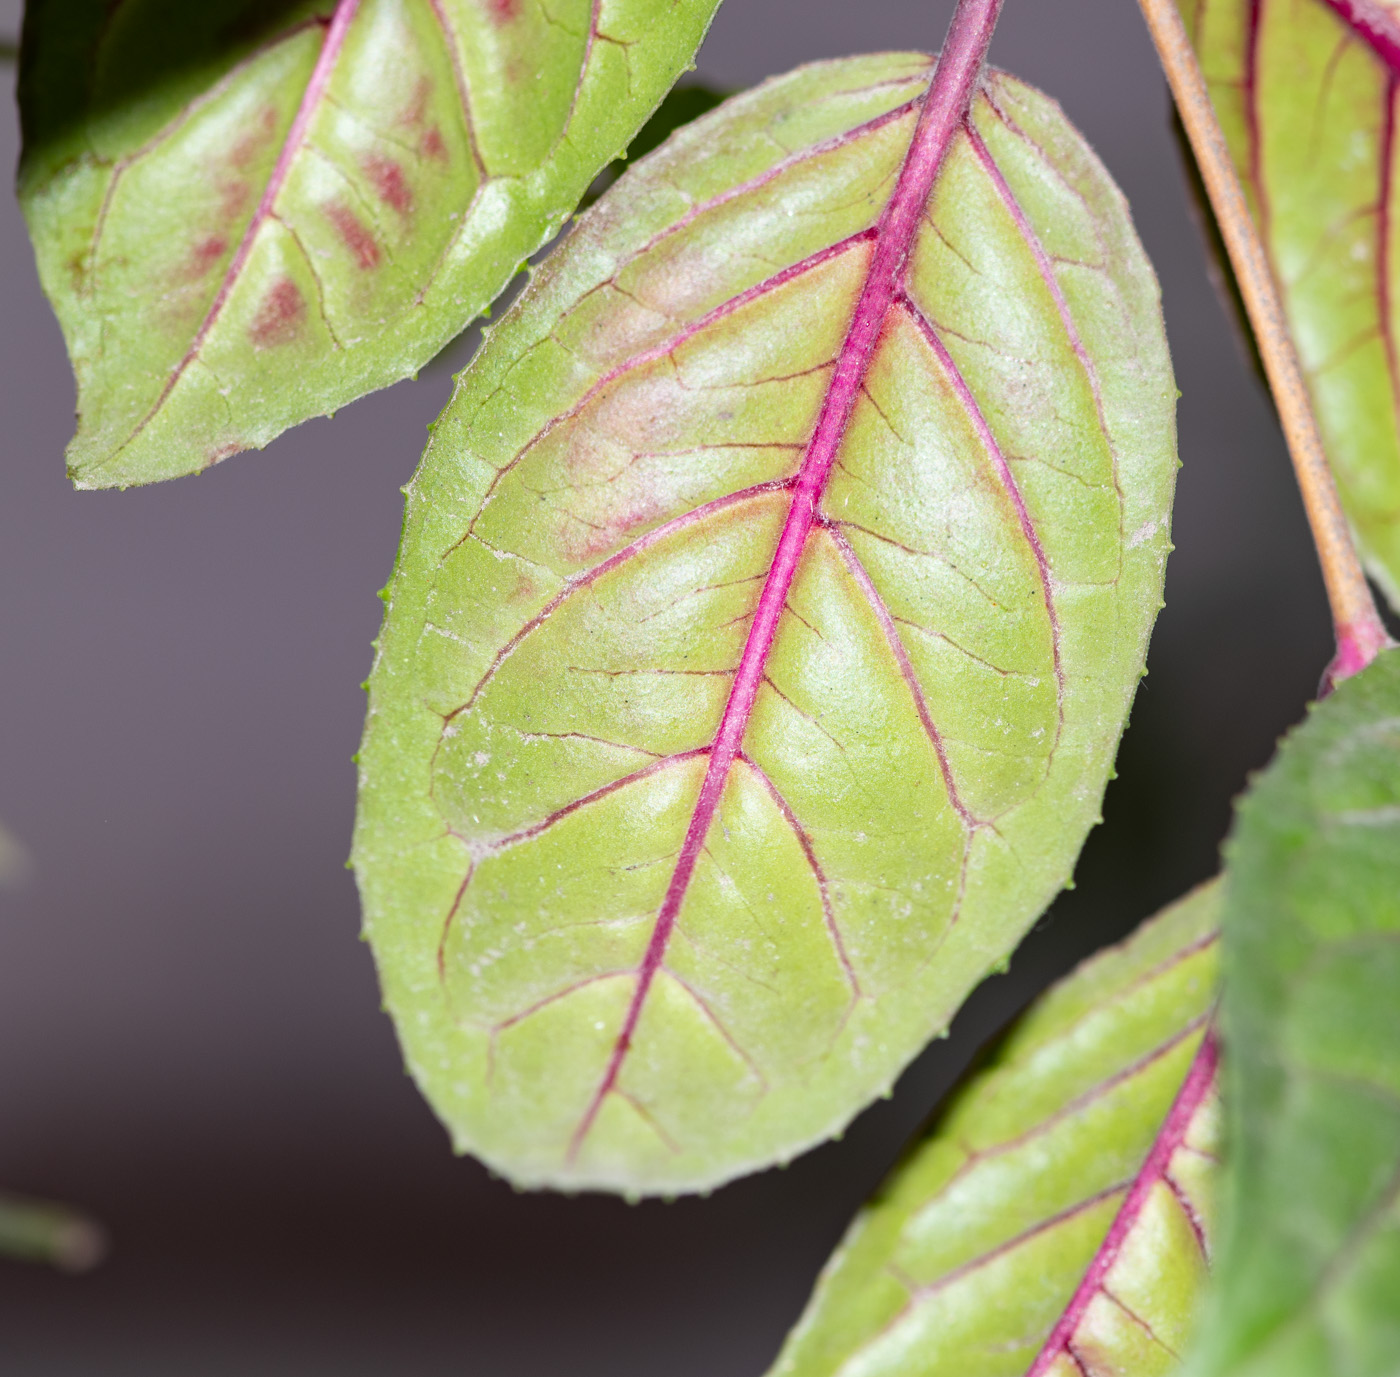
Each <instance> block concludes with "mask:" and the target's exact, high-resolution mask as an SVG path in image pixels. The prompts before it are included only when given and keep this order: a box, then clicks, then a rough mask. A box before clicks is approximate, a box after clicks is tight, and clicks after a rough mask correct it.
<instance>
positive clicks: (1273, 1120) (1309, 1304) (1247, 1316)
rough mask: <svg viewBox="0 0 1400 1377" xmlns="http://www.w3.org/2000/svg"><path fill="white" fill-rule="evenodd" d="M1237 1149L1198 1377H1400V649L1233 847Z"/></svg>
mask: <svg viewBox="0 0 1400 1377" xmlns="http://www.w3.org/2000/svg"><path fill="white" fill-rule="evenodd" d="M1226 862H1227V870H1226V876H1227V891H1226V902H1225V911H1224V916H1223V924H1224V930H1225V943H1224V947H1225V950H1224V954H1223V960H1224V971H1225V981H1224V990H1225V994H1224V1000H1223V1008H1222V1014H1221V1017H1222V1030H1223V1032H1224V1035H1225V1038H1226V1046H1227V1047H1228V1049H1229V1059H1228V1061H1227V1062H1226V1066H1225V1076H1224V1088H1225V1098H1226V1104H1227V1106H1228V1110H1227V1112H1228V1116H1229V1122H1228V1131H1229V1140H1230V1144H1231V1149H1230V1157H1229V1161H1228V1165H1227V1168H1226V1172H1225V1177H1224V1183H1223V1195H1224V1203H1225V1204H1226V1205H1227V1206H1228V1208H1227V1209H1226V1211H1225V1213H1224V1216H1223V1228H1222V1231H1221V1236H1220V1248H1219V1254H1218V1284H1217V1288H1216V1290H1215V1292H1214V1294H1213V1295H1212V1298H1211V1302H1210V1304H1209V1306H1208V1307H1207V1310H1206V1314H1205V1317H1204V1318H1203V1320H1202V1336H1201V1337H1202V1342H1201V1349H1200V1351H1199V1353H1198V1354H1197V1355H1196V1360H1195V1361H1194V1362H1193V1363H1192V1364H1191V1366H1190V1372H1191V1373H1192V1374H1193V1377H1225V1374H1229V1377H1265V1374H1267V1377H1392V1374H1394V1373H1395V1372H1397V1371H1400V652H1395V651H1389V652H1386V653H1384V654H1383V655H1381V657H1380V658H1379V659H1378V660H1377V661H1376V663H1375V664H1373V665H1372V666H1371V667H1370V668H1369V669H1367V670H1365V671H1363V672H1362V673H1361V674H1360V675H1358V676H1357V677H1356V678H1354V679H1349V680H1347V681H1346V682H1345V683H1344V684H1342V685H1341V687H1340V688H1338V689H1337V691H1336V692H1335V693H1334V694H1333V695H1332V696H1331V697H1330V698H1328V699H1327V700H1326V701H1325V702H1324V703H1322V704H1321V705H1320V706H1318V707H1316V708H1314V709H1313V711H1312V713H1311V715H1310V716H1309V718H1308V720H1307V722H1306V723H1305V724H1304V725H1303V726H1302V727H1300V728H1299V729H1298V730H1296V731H1295V732H1294V733H1293V734H1292V735H1291V736H1290V737H1289V738H1288V739H1287V741H1286V742H1285V743H1284V745H1283V747H1282V749H1281V750H1280V752H1279V754H1278V756H1277V757H1276V759H1275V761H1274V763H1273V764H1272V765H1271V766H1270V767H1269V769H1268V771H1267V772H1266V773H1265V774H1264V775H1263V776H1262V777H1261V778H1260V779H1259V780H1258V781H1257V782H1256V783H1255V785H1254V787H1253V788H1252V789H1251V791H1250V793H1249V794H1248V795H1247V796H1246V798H1245V800H1244V802H1243V803H1242V804H1241V806H1240V809H1239V814H1238V821H1237V824H1236V830H1235V834H1234V836H1233V838H1232V840H1231V842H1230V843H1229V845H1228V847H1227V850H1226Z"/></svg>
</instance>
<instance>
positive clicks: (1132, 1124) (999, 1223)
mask: <svg viewBox="0 0 1400 1377" xmlns="http://www.w3.org/2000/svg"><path fill="white" fill-rule="evenodd" d="M1218 909H1219V893H1218V888H1217V886H1215V885H1211V886H1208V887H1206V888H1203V889H1200V890H1197V891H1196V892H1195V893H1193V894H1191V895H1189V896H1188V897H1187V898H1185V899H1183V900H1181V901H1180V902H1179V903H1177V904H1175V905H1173V906H1172V907H1171V908H1169V909H1167V910H1166V911H1165V912H1163V913H1162V914H1160V915H1159V916H1158V917H1156V918H1155V919H1152V920H1151V921H1149V922H1147V923H1145V924H1143V926H1142V927H1141V928H1139V929H1138V931H1137V932H1136V933H1134V934H1133V936H1132V937H1131V938H1129V939H1128V941H1126V942H1124V943H1123V944H1122V945H1121V946H1119V947H1116V948H1112V949H1110V950H1108V951H1106V952H1102V953H1100V954H1099V955H1097V956H1095V957H1094V958H1093V959H1092V960H1090V961H1088V962H1086V963H1085V964H1084V965H1083V966H1081V967H1080V968H1079V969H1078V970H1077V971H1075V972H1073V973H1072V974H1071V975H1069V976H1068V977H1066V979H1064V980H1062V981H1061V982H1060V983H1059V984H1058V985H1056V986H1054V987H1053V988H1052V989H1051V990H1050V991H1049V992H1048V993H1046V994H1044V995H1042V996H1041V998H1040V999H1039V1000H1037V1002H1036V1003H1035V1004H1034V1005H1032V1007H1031V1008H1030V1010H1028V1011H1027V1013H1026V1014H1024V1015H1023V1016H1022V1017H1021V1018H1020V1019H1019V1020H1018V1021H1017V1022H1016V1023H1015V1024H1014V1025H1013V1026H1012V1029H1011V1031H1010V1033H1009V1034H1008V1035H1007V1037H1006V1038H1005V1040H1004V1041H1003V1042H1002V1043H1001V1045H1000V1046H999V1047H998V1048H997V1049H996V1052H995V1054H994V1055H993V1056H992V1057H991V1059H990V1061H989V1063H988V1064H987V1065H986V1066H985V1067H984V1068H983V1069H981V1070H980V1071H979V1072H978V1074H977V1075H976V1076H975V1077H974V1078H973V1079H972V1080H971V1081H969V1082H968V1083H967V1084H966V1085H965V1086H964V1087H963V1088H962V1089H961V1090H960V1091H959V1092H958V1093H957V1094H956V1095H955V1096H954V1098H953V1100H952V1101H951V1103H950V1104H949V1105H948V1106H947V1108H946V1109H944V1110H943V1111H942V1112H941V1113H940V1114H939V1115H938V1117H937V1119H936V1121H935V1122H934V1123H933V1125H932V1127H931V1128H930V1130H929V1131H928V1133H927V1135H926V1136H925V1137H924V1138H923V1140H922V1141H921V1142H919V1143H918V1144H917V1145H916V1146H915V1147H914V1148H913V1149H912V1150H911V1152H910V1153H909V1155H908V1157H907V1158H906V1160H905V1161H904V1162H903V1163H902V1164H901V1165H900V1166H899V1167H898V1168H897V1169H896V1170H895V1172H894V1173H893V1175H892V1176H891V1178H890V1180H889V1181H888V1182H887V1183H886V1184H885V1186H884V1187H882V1189H881V1190H880V1192H879V1194H878V1195H877V1196H876V1198H875V1200H873V1201H872V1202H871V1204H870V1205H869V1206H867V1207H866V1209H865V1210H863V1211H862V1212H861V1214H860V1215H859V1216H857V1218H856V1220H855V1222H854V1223H853V1224H852V1226H851V1228H850V1231H849V1232H848V1233H847V1235H846V1237H845V1239H844V1240H843V1241H842V1243H841V1245H840V1247H839V1248H838V1249H837V1250H836V1252H835V1253H834V1254H833V1256H832V1258H831V1260H830V1261H829V1262H828V1263H827V1265H826V1268H825V1269H824V1271H823V1272H822V1277H821V1280H820V1281H819V1282H818V1284H817V1288H816V1291H815V1292H814V1293H813V1296H812V1299H811V1300H810V1301H809V1302H808V1305H807V1309H806V1311H805V1313H804V1314H803V1316H802V1319H801V1320H800V1321H799V1322H798V1324H797V1326H796V1327H795V1328H794V1329H793V1331H792V1333H791V1335H790V1336H789V1337H788V1340H787V1343H786V1344H785V1345H784V1347H783V1351H782V1353H781V1354H780V1356H779V1358H778V1361H777V1363H776V1364H775V1365H774V1367H773V1369H772V1373H771V1374H770V1377H1024V1374H1026V1373H1027V1371H1032V1372H1034V1373H1036V1374H1037V1375H1039V1374H1041V1373H1047V1374H1053V1375H1054V1377H1148V1375H1149V1374H1150V1375H1151V1377H1156V1374H1158V1373H1162V1372H1165V1371H1168V1370H1169V1369H1170V1368H1171V1367H1173V1366H1175V1359H1174V1356H1173V1355H1174V1353H1176V1352H1178V1351H1179V1350H1180V1348H1181V1347H1182V1346H1183V1344H1184V1343H1185V1342H1186V1340H1187V1338H1188V1336H1189V1333H1190V1330H1191V1327H1192V1324H1193V1322H1194V1315H1195V1309H1196V1304H1197V1301H1198V1299H1199V1296H1200V1293H1201V1289H1202V1282H1203V1280H1204V1277H1205V1267H1206V1258H1205V1250H1206V1247H1207V1246H1208V1242H1207V1240H1208V1238H1209V1236H1210V1234H1211V1232H1212V1229H1213V1219H1214V1211H1213V1191H1214V1176H1215V1170H1216V1160H1217V1159H1216V1153H1217V1145H1216V1137H1217V1132H1216V1126H1217V1120H1218V1117H1219V1115H1218V1099H1217V1096H1216V1095H1215V1093H1214V1089H1213V1083H1214V1071H1213V1060H1211V1062H1210V1065H1208V1066H1206V1065H1203V1066H1201V1067H1200V1068H1199V1071H1198V1070H1197V1068H1196V1066H1195V1060H1194V1059H1195V1058H1197V1056H1198V1055H1199V1054H1200V1049H1201V1046H1202V1038H1203V1036H1204V1035H1205V1028H1206V1021H1207V1019H1208V1017H1209V1014H1210V1010H1211V1007H1212V1004H1213V1001H1214V998H1215V975H1216V965H1217V957H1218V946H1219V943H1218V940H1217V933H1216V919H1217V915H1218ZM1203 1060H1204V1058H1203ZM1188 1072H1191V1073H1192V1074H1191V1075H1188ZM1174 1101H1176V1104H1175V1105H1174V1104H1173V1102H1174ZM1168 1111H1171V1113H1172V1119H1173V1120H1175V1123H1174V1124H1173V1128H1172V1134H1171V1138H1170V1141H1169V1142H1164V1143H1163V1144H1162V1149H1161V1150H1160V1151H1155V1152H1154V1151H1153V1149H1154V1140H1157V1139H1158V1138H1159V1135H1160V1134H1161V1131H1162V1129H1163V1123H1164V1121H1165V1120H1168ZM1091 1269H1092V1271H1091ZM1086 1273H1089V1275H1087V1276H1086ZM1086 1282H1087V1285H1086Z"/></svg>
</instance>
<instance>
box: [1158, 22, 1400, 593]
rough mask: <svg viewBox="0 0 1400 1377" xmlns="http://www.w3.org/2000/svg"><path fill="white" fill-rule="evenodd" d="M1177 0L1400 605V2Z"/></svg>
mask: <svg viewBox="0 0 1400 1377" xmlns="http://www.w3.org/2000/svg"><path fill="white" fill-rule="evenodd" d="M1178 3H1179V4H1180V7H1181V11H1182V15H1183V17H1184V19H1185V21H1186V26H1187V31H1188V32H1189V33H1190V34H1191V37H1192V40H1193V42H1194V44H1195V46H1196V50H1197V53H1198V55H1199V58H1200V62H1201V68H1202V71H1203V72H1204V74H1205V77H1206V81H1207V84H1208V86H1209V88H1210V94H1211V101H1212V103H1213V104H1214V106H1215V108H1216V112H1217V114H1218V115H1219V117H1220V123H1221V127H1222V129H1223V130H1224V132H1225V137H1226V141H1227V143H1228V145H1229V148H1230V152H1231V155H1232V157H1233V159H1234V163H1235V167H1236V170H1237V171H1238V172H1239V175H1240V180H1241V182H1242V183H1243V185H1244V189H1245V195H1246V197H1247V199H1248V200H1249V204H1250V209H1251V212H1252V213H1253V216H1254V220H1255V223H1256V225H1257V226H1258V228H1259V231H1260V234H1261V236H1262V238H1263V241H1264V246H1265V249H1266V251H1267V253H1268V255H1269V258H1270V262H1271V263H1272V266H1273V270H1274V277H1275V279H1276V281H1277V283H1278V286H1279V290H1280V293H1281V294H1282V297H1283V305H1284V311H1285V313H1286V315H1287V317H1288V321H1289V324H1290V326H1291V328H1292V334H1293V343H1294V345H1295V347H1296V348H1297V351H1298V358H1299V362H1300V363H1301V365H1302V368H1303V372H1304V375H1305V377H1306V379H1307V382H1308V387H1309V391H1310V392H1311V395H1312V399H1313V407H1314V409H1315V411H1316V413H1317V419H1318V425H1319V426H1320V428H1321V431H1322V437H1323V443H1324V445H1325V446H1326V449H1327V454H1328V458H1329V459H1330V460H1331V463H1332V469H1333V472H1334V473H1335V474H1336V478H1337V486H1338V489H1339V491H1340V493H1341V498H1342V503H1343V506H1344V507H1345V508H1346V513H1347V516H1348V518H1349V519H1350V520H1351V523H1352V525H1353V527H1354V529H1355V531H1356V534H1357V536H1358V538H1359V541H1360V544H1361V548H1362V553H1363V555H1364V557H1365V559H1366V562H1367V565H1368V567H1369V570H1370V572H1371V573H1372V575H1373V576H1374V577H1375V578H1376V580H1377V582H1378V583H1380V585H1381V586H1382V587H1383V588H1384V589H1385V592H1386V594H1387V596H1388V597H1389V599H1390V601H1391V603H1392V605H1394V606H1395V607H1397V608H1400V347H1398V346H1397V340H1400V291H1398V290H1397V279H1396V272H1397V254H1400V213H1397V212H1398V211H1400V206H1397V200H1396V198H1397V182H1398V181H1400V178H1398V176H1397V174H1400V141H1397V139H1396V119H1397V108H1396V100H1397V90H1400V10H1397V8H1396V7H1395V6H1394V5H1391V4H1385V3H1381V0H1178Z"/></svg>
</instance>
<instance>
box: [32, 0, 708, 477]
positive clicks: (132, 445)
mask: <svg viewBox="0 0 1400 1377" xmlns="http://www.w3.org/2000/svg"><path fill="white" fill-rule="evenodd" d="M717 5H718V0H547V2H546V0H276V2H275V3H271V4H269V3H267V0H198V3H181V0H174V3H172V0H122V2H121V3H113V0H29V3H28V4H27V5H26V7H25V23H24V42H23V44H22V51H21V68H20V83H19V96H20V111H21V115H22V117H23V124H24V154H23V157H22V159H21V163H20V177H19V197H20V204H21V206H22V207H23V209H24V213H25V218H26V220H27V221H28V224H29V232H30V236H31V238H32V239H33V241H34V250H35V256H36V258H37V260H38V266H39V276H40V279H41V281H42V283H43V286H44V290H45V292H46V293H47V294H48V297H49V300H50V301H51V302H52V303H53V307H54V310H55V312H56V313H57V315H58V318H59V323H60V325H61V326H62V327H63V334H64V339H65V340H66V342H67V344H68V352H69V356H70V358H71V359H72V362H73V371H74V375H75V377H76V380H77V385H78V405H77V410H78V429H77V434H76V435H75V436H74V437H73V441H72V443H71V444H70V445H69V447H68V468H69V474H70V476H71V477H72V478H73V480H74V482H75V483H76V484H77V485H78V486H79V487H84V488H104V487H129V486H130V485H132V484H134V483H151V482H156V481H158V480H160V479H165V478H173V477H176V476H178V475H181V474H188V473H197V472H199V471H200V470H202V469H205V468H207V467H208V466H209V465H211V464H214V463H217V462H219V461H220V460H222V459H225V458H227V457H229V456H230V455H233V454H236V453H238V452H239V451H240V450H245V449H251V448H256V447H261V446H263V445H266V444H268V443H269V442H270V441H271V440H273V439H274V438H275V437H276V436H277V435H279V434H280V433H281V432H282V431H284V430H286V429H287V428H288V427H289V426H294V425H298V424H300V423H301V422H302V421H305V420H308V419H309V418H311V417H313V416H322V415H326V414H328V413H330V412H332V411H334V410H335V409H336V408H337V407H340V406H343V405H345V404H346V403H347V402H351V401H354V400H355V398H357V397H360V396H363V395H364V394H365V393H366V392H370V391H372V390H374V389H375V388H379V387H386V386H388V385H389V384H390V383H394V382H398V381H399V380H400V379H401V378H406V377H409V376H411V375H413V374H415V373H416V372H417V371H418V369H419V368H420V367H421V366H422V365H423V364H425V363H427V362H428V360H429V359H431V358H432V357H433V356H434V355H435V354H436V353H437V352H438V351H439V350H440V349H441V348H442V347H443V346H444V345H445V344H447V343H448V341H450V340H451V339H452V338H453V337H454V336H456V335H457V334H458V333H459V332H460V331H461V330H463V329H464V328H465V327H466V325H467V324H468V322H470V321H471V320H472V318H473V317H475V316H477V315H479V314H481V313H482V312H483V311H484V310H485V309H486V308H487V307H488V306H489V305H490V303H491V301H492V300H493V299H494V298H495V297H496V296H497V295H499V294H500V292H501V291H502V289H503V288H504V287H505V286H506V284H507V283H508V282H509V281H510V279H511V278H512V277H513V276H514V275H515V273H516V272H517V270H518V268H519V266H520V264H521V262H522V261H523V260H524V259H525V258H527V257H528V256H529V255H530V254H532V253H534V252H535V251H536V250H537V249H538V248H539V247H540V245H541V244H543V243H544V242H545V241H546V240H547V239H549V238H551V237H552V236H553V235H554V234H555V233H556V232H557V231H558V229H559V228H560V226H561V225H562V224H563V223H564V221H565V220H566V219H567V218H568V216H569V215H570V214H571V213H572V212H573V210H574V208H575V207H576V206H577V205H578V203H579V201H580V199H581V198H582V197H583V195H584V193H585V191H587V189H588V186H589V184H590V183H591V182H592V180H593V178H594V177H595V176H596V175H597V174H598V172H599V171H600V170H601V169H602V168H603V167H604V166H605V165H606V164H607V163H608V161H609V160H610V159H612V158H615V157H616V156H618V155H619V154H620V153H621V152H622V151H623V150H624V149H625V147H626V146H627V144H628V141H629V140H630V139H631V138H632V137H633V135H634V134H636V133H637V131H638V129H639V128H640V127H641V125H642V124H643V122H644V121H645V120H646V119H647V116H648V115H650V114H651V112H652V111H653V110H654V109H655V108H656V106H657V103H658V102H659V101H660V100H661V98H662V97H663V96H664V95H665V94H666V91H667V90H668V89H669V87H670V86H671V84H672V83H673V82H674V81H675V80H676V78H677V77H678V76H680V74H681V73H682V72H683V71H685V69H686V67H687V65H688V64H689V63H690V61H691V59H692V58H693V57H694V55H695V51H696V49H697V47H698V46H699V44H700V40H701V39H702V38H703V37H704V33H705V29H706V27H707V26H708V24H709V22H710V19H711V17H712V16H713V14H714V12H715V9H716V7H717Z"/></svg>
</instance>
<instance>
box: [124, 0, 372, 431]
mask: <svg viewBox="0 0 1400 1377" xmlns="http://www.w3.org/2000/svg"><path fill="white" fill-rule="evenodd" d="M359 8H360V0H338V2H337V4H336V7H335V13H334V14H333V15H332V16H331V21H330V23H329V24H328V25H327V26H326V37H325V40H324V42H323V43H322V44H321V51H320V53H319V54H318V55H317V58H316V65H315V67H313V68H312V70H311V79H310V80H309V81H308V82H307V83H306V90H305V91H303V92H302V97H301V104H300V105H299V106H297V113H296V116H295V118H294V119H293V120H292V125H291V128H290V129H288V130H287V137H286V138H285V139H284V140H283V141H282V148H281V151H280V152H279V153H278V155H277V163H276V166H274V167H273V169H272V176H271V177H269V178H268V182H267V185H266V186H265V187H264V188H263V194H262V196H261V197H260V198H259V200H258V206H257V209H256V210H255V211H254V212H253V218H252V219H251V220H250V221H249V222H248V228H247V229H246V230H244V232H243V238H242V239H240V240H239V242H238V248H237V250H236V251H235V253H234V255H233V259H232V261H231V262H230V263H229V265H228V269H227V271H226V272H225V273H224V276H223V280H222V281H221V282H220V283H219V290H218V291H217V292H216V293H215V294H214V300H213V301H212V302H211V303H210V306H209V309H208V311H206V312H205V314H204V319H203V320H202V321H200V323H199V329H198V330H196V331H195V336H194V339H193V340H192V341H191V342H190V347H189V348H188V349H187V350H186V351H185V356H184V357H183V358H182V359H181V360H180V362H179V363H178V364H176V365H175V369H174V371H173V372H172V373H171V374H170V376H169V378H167V379H166V382H165V386H164V387H163V388H162V389H161V394H160V396H159V397H157V398H156V400H155V403H154V404H153V405H152V407H151V409H150V410H149V411H148V412H147V413H146V414H145V415H144V416H143V417H142V418H141V420H140V421H139V422H138V423H137V425H136V428H135V429H134V430H133V431H132V432H131V435H130V436H129V437H128V438H127V440H126V442H125V444H123V445H122V446H121V449H118V450H117V451H116V452H115V454H114V455H113V456H112V457H113V458H115V457H116V455H117V454H120V453H121V451H122V450H124V449H125V448H126V447H127V445H129V444H131V442H132V441H133V440H135V439H136V437H137V436H138V435H140V434H141V432H142V431H143V430H145V428H146V427H147V426H148V425H149V424H150V423H151V421H152V419H153V418H154V417H155V415H156V414H157V413H158V412H159V411H160V409H161V407H163V406H164V405H165V403H166V401H167V400H169V397H170V394H171V393H172V392H173V391H174V390H175V388H176V385H177V384H178V383H179V381H180V379H181V378H182V377H184V375H185V373H186V372H187V371H188V370H189V366H190V365H191V364H192V363H193V362H194V361H195V359H197V358H198V357H199V351H200V350H201V349H203V348H204V341H205V340H206V339H207V338H208V337H209V332H210V330H212V329H213V328H214V324H215V322H216V321H217V320H218V318H219V316H220V315H222V314H223V309H224V307H225V305H227V303H228V299H229V297H230V296H231V295H232V293H233V289H234V286H235V285H236V284H237V282H238V279H239V277H240V276H241V275H242V272H243V269H244V268H245V267H246V266H247V263H248V259H249V258H250V257H251V256H252V253H253V245H254V243H255V241H256V240H257V237H258V231H259V230H260V229H261V228H262V227H263V225H264V224H265V223H266V222H267V220H268V218H269V216H271V214H272V208H273V206H274V205H275V204H276V202H277V197H278V196H279V195H280V194H281V192H282V187H283V185H284V184H285V183H286V180H287V176H288V174H289V173H290V172H291V169H292V163H293V162H294V161H295V159H296V156H297V154H298V153H300V152H301V146H302V144H303V143H304V142H305V141H306V131H307V130H308V129H309V128H310V126H311V121H312V119H313V118H314V116H315V114H316V107H317V106H318V105H320V103H321V97H322V96H323V95H324V94H325V90H326V87H327V86H328V85H329V84H330V79H331V71H332V69H333V68H334V67H335V63H336V59H337V58H338V57H339V56H340V50H341V48H343V47H344V46H345V38H346V35H347V34H348V33H349V31H350V25H351V24H352V23H353V22H354V20H355V14H356V12H357V11H358V10H359Z"/></svg>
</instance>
